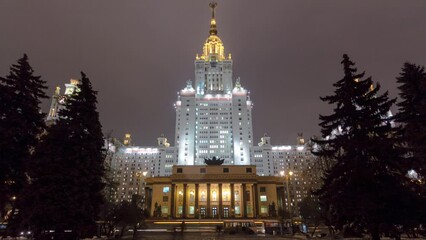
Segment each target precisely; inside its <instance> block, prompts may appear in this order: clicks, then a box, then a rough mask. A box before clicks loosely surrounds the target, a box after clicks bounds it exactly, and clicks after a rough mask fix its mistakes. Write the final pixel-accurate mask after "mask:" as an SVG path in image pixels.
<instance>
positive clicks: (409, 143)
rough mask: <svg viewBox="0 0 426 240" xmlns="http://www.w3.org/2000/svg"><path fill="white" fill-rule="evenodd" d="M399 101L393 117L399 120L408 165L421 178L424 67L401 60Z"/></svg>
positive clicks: (425, 125)
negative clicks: (396, 112) (408, 159)
mask: <svg viewBox="0 0 426 240" xmlns="http://www.w3.org/2000/svg"><path fill="white" fill-rule="evenodd" d="M397 82H398V83H399V84H400V86H399V87H398V89H399V90H400V91H401V92H400V93H399V96H400V97H401V99H402V101H401V102H399V103H398V104H397V105H398V107H399V112H398V114H397V115H396V120H397V121H398V122H399V123H401V125H402V126H401V129H402V131H401V134H402V138H403V140H404V142H405V143H406V147H407V150H408V152H409V154H408V155H407V156H409V158H410V159H411V161H410V164H409V165H408V166H407V167H408V170H410V169H414V170H415V171H416V172H417V173H418V174H420V177H421V178H425V177H426V134H425V133H426V73H425V69H424V67H421V66H418V65H415V64H411V63H404V67H403V68H402V72H401V73H400V76H399V77H398V78H397Z"/></svg>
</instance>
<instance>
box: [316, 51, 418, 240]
mask: <svg viewBox="0 0 426 240" xmlns="http://www.w3.org/2000/svg"><path fill="white" fill-rule="evenodd" d="M342 64H343V70H344V77H343V79H341V80H339V81H337V82H336V83H335V84H334V85H333V86H334V87H335V88H336V89H335V91H334V94H333V95H331V96H327V97H323V98H321V99H322V100H323V101H325V102H327V103H329V104H332V105H334V106H335V108H334V110H333V113H332V114H330V115H328V116H325V115H321V116H320V120H321V123H320V126H321V133H322V139H313V141H314V142H315V143H316V144H317V146H316V147H315V148H314V151H313V153H314V154H315V155H317V156H320V157H325V158H328V159H333V160H334V166H332V167H331V169H330V170H329V171H327V172H326V174H325V179H324V184H323V186H322V187H321V188H320V189H319V190H318V191H317V194H318V197H319V200H320V204H321V206H322V209H323V210H324V211H325V212H324V214H323V215H324V216H327V217H328V218H329V219H328V221H327V222H328V224H331V225H333V226H334V227H336V228H337V229H339V230H342V229H343V228H344V227H347V226H351V228H352V229H367V230H368V232H369V233H370V234H371V235H372V239H373V240H377V239H380V236H379V226H380V225H384V224H388V225H393V224H408V221H409V219H410V218H409V214H413V216H414V215H415V214H414V208H413V205H412V204H416V203H418V201H419V199H418V198H417V195H416V194H415V193H414V192H413V191H412V190H411V188H410V184H411V182H410V181H409V179H408V178H407V177H406V172H405V170H404V168H403V167H402V165H403V161H404V155H405V152H404V151H402V150H401V148H399V147H398V146H399V144H400V142H399V139H398V138H397V137H396V134H395V131H396V129H395V128H393V127H392V125H391V121H390V117H389V115H388V113H389V109H390V107H391V106H392V104H394V103H395V99H392V100H390V99H389V97H388V93H387V92H385V93H384V94H379V90H380V85H379V84H377V85H376V86H375V87H373V81H372V80H371V78H366V79H363V77H364V73H361V74H358V73H356V68H354V67H353V66H354V63H353V62H351V60H350V59H349V57H348V56H347V55H343V61H342ZM410 202H411V203H412V204H410Z"/></svg>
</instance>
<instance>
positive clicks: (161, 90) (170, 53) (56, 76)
mask: <svg viewBox="0 0 426 240" xmlns="http://www.w3.org/2000/svg"><path fill="white" fill-rule="evenodd" d="M208 3H209V1H207V0H184V1H181V0H179V1H176V0H169V1H166V0H149V1H148V0H138V1H134V0H126V1H113V0H93V1H85V0H66V1H65V0H63V1H54V0H50V1H45V0H38V1H30V0H27V1H21V0H15V1H6V0H3V1H0V75H1V76H5V75H6V74H7V73H8V69H9V66H10V65H11V64H12V63H15V62H16V60H17V59H18V58H20V57H22V54H23V53H27V54H28V56H29V59H30V64H31V65H32V66H33V68H34V70H35V73H36V74H37V75H41V76H42V77H43V79H44V80H46V81H47V82H48V85H49V90H48V92H47V93H48V95H49V96H50V95H52V94H53V93H54V88H55V86H58V85H59V86H61V87H62V90H63V89H64V84H65V83H67V82H69V80H70V78H79V77H80V71H81V70H82V71H84V72H85V73H86V74H87V75H88V76H89V77H90V79H91V81H92V84H93V87H94V89H96V90H98V91H99V94H98V101H99V104H98V109H99V112H100V117H101V122H102V124H103V130H104V132H109V131H111V130H112V131H113V135H114V136H116V137H122V136H123V135H124V133H126V132H130V133H132V137H133V141H134V143H135V144H136V145H144V146H150V145H155V144H156V138H157V137H158V136H159V135H160V134H162V133H164V134H165V135H166V136H167V137H168V138H169V141H170V142H171V143H172V144H173V143H174V128H175V110H174V108H173V103H174V102H175V101H176V99H177V92H178V91H179V90H181V89H182V88H183V87H184V86H185V82H186V81H187V80H188V79H191V80H193V79H194V60H195V55H196V53H201V52H202V46H203V44H204V41H205V40H206V38H207V36H208V31H209V23H210V9H209V7H208ZM216 20H217V24H218V35H219V37H220V38H221V39H222V41H223V43H224V45H225V52H226V54H227V53H231V54H232V58H233V60H234V79H236V78H237V77H241V83H242V85H243V86H244V87H245V88H247V89H248V90H250V92H251V98H252V100H253V102H254V109H253V130H254V133H255V136H254V139H255V143H256V142H258V140H259V138H260V137H261V136H262V135H263V133H268V134H269V135H270V136H271V137H272V144H273V145H280V144H294V143H295V138H296V135H297V133H298V132H303V133H304V135H305V136H306V137H310V136H312V135H314V134H318V133H319V127H318V122H319V120H318V115H319V114H320V113H322V114H327V113H329V112H330V109H331V108H330V106H327V104H325V103H323V102H321V101H320V99H319V97H320V96H325V95H328V94H331V93H332V91H333V87H332V84H333V83H334V82H336V81H337V80H339V79H341V78H342V76H343V71H342V67H341V65H340V61H341V59H342V55H343V53H347V54H349V56H350V57H351V58H352V60H353V61H355V62H356V63H357V67H358V69H359V70H361V71H366V75H367V76H372V77H373V80H374V81H378V82H380V83H381V85H382V90H389V92H390V95H391V96H392V97H396V96H397V94H398V91H397V89H396V87H397V84H396V80H395V77H396V76H398V74H399V71H400V69H401V67H402V64H403V63H404V62H405V61H410V62H413V63H417V64H420V65H426V1H424V0H410V1H402V0H401V1H393V0H383V1H379V0H374V1H367V0H365V1H360V0H353V1H349V0H346V1H342V0H335V1H319V0H317V1H312V0H311V1H305V0H294V1H286V0H268V1H265V0H263V1H262V0H226V1H225V0H221V1H218V7H217V10H216ZM49 105H50V99H49V100H47V101H45V102H44V103H43V106H42V107H43V111H45V112H47V111H48V108H49Z"/></svg>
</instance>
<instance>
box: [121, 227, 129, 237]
mask: <svg viewBox="0 0 426 240" xmlns="http://www.w3.org/2000/svg"><path fill="white" fill-rule="evenodd" d="M126 227H127V225H124V226H123V227H122V228H121V232H120V239H121V238H122V237H123V235H124V231H126Z"/></svg>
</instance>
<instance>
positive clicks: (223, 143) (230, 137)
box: [175, 4, 253, 165]
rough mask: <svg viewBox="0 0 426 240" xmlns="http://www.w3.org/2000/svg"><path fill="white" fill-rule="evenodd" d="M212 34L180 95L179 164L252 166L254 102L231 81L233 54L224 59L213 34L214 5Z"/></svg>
mask: <svg viewBox="0 0 426 240" xmlns="http://www.w3.org/2000/svg"><path fill="white" fill-rule="evenodd" d="M210 6H211V7H212V19H211V21H210V35H209V37H208V38H207V40H206V42H205V43H204V47H203V53H202V54H201V55H200V56H199V55H198V54H197V56H196V59H195V62H194V64H195V82H194V85H193V83H192V82H191V81H188V82H187V85H186V87H185V88H184V89H183V90H181V91H180V92H179V96H178V100H177V101H176V103H175V108H176V136H175V143H176V148H177V155H178V164H179V165H200V164H203V163H204V159H205V158H212V157H219V158H221V159H224V160H225V163H224V164H227V165H248V164H250V157H251V154H250V149H251V147H252V145H253V144H252V138H253V134H252V132H253V131H252V118H251V109H252V102H251V101H250V96H249V93H248V91H247V90H245V89H244V88H243V87H242V86H241V83H240V80H239V79H237V80H236V83H235V86H234V85H233V79H232V59H231V54H229V55H228V56H225V48H224V45H223V43H222V40H221V39H220V38H219V36H218V35H217V28H216V19H215V16H214V10H215V6H216V5H215V4H211V5H210Z"/></svg>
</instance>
